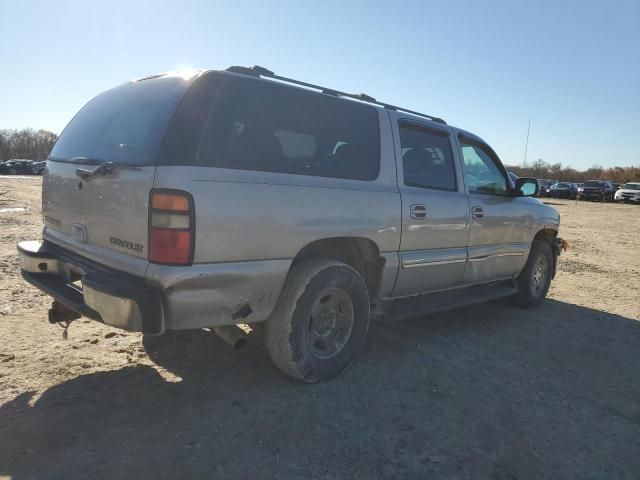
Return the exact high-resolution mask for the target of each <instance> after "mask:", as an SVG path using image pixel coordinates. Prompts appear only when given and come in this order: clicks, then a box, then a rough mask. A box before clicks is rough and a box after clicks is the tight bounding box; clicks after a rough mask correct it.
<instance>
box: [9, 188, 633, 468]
mask: <svg viewBox="0 0 640 480" xmlns="http://www.w3.org/2000/svg"><path fill="white" fill-rule="evenodd" d="M552 203H553V204H555V205H557V208H558V210H559V211H560V213H561V215H562V227H561V235H562V236H563V237H564V238H565V239H566V240H567V241H568V242H569V244H570V250H569V252H567V253H566V254H565V255H563V257H562V258H561V262H560V266H559V272H558V275H557V276H556V279H555V280H554V282H553V284H552V288H551V292H550V295H549V298H548V300H547V301H546V302H545V304H544V305H543V306H542V307H540V308H539V309H537V310H534V311H523V310H519V309H517V308H514V307H512V306H510V305H509V304H508V303H507V302H495V303H491V304H487V305H483V306H480V307H473V308H467V309H463V310H458V311H455V312H450V313H447V314H443V315H434V316H430V317H427V318H420V319H415V320H411V321H404V322H400V323H389V324H375V325H373V326H372V328H371V329H370V333H369V338H368V342H367V347H366V351H365V352H364V353H363V355H362V356H361V357H360V358H359V360H358V361H357V362H356V363H355V364H354V365H353V366H352V367H351V368H350V369H349V370H347V371H346V372H344V373H343V374H342V375H341V376H340V377H338V378H337V379H335V380H334V381H332V382H329V383H325V384H320V385H301V384H298V383H294V382H293V381H290V380H289V379H288V378H287V377H285V376H283V375H282V374H280V373H279V372H278V371H277V370H276V369H275V368H274V367H273V366H272V365H271V363H270V361H269V359H268V357H267V353H266V351H265V349H264V347H263V344H262V339H261V338H260V337H261V334H260V332H259V331H256V332H255V333H253V334H252V335H251V337H250V342H249V345H248V347H247V348H246V349H244V350H241V351H239V352H234V351H231V349H230V348H229V347H228V346H227V345H226V344H224V343H223V342H222V341H221V340H219V339H218V338H217V337H216V336H215V335H213V334H211V333H209V332H205V331H199V332H184V333H179V334H171V335H166V336H163V337H157V338H151V337H145V338H143V337H142V336H141V335H138V334H127V333H122V332H120V331H118V330H115V329H112V328H108V327H104V326H101V325H99V324H97V323H94V322H89V321H88V320H80V321H77V322H74V324H73V325H72V326H71V328H70V330H69V338H68V340H64V339H63V338H62V329H61V328H60V327H59V326H56V325H49V324H48V322H47V320H46V316H47V309H48V306H49V300H48V299H47V297H45V296H43V295H42V294H40V293H39V292H38V291H37V290H35V289H34V288H31V287H30V286H29V285H27V284H26V283H24V282H23V281H22V280H21V279H20V277H19V272H18V265H17V256H16V253H15V243H16V242H17V241H19V240H20V239H25V238H30V239H35V238H38V237H39V236H40V231H41V220H40V211H39V209H40V178H29V177H27V178H20V179H19V178H6V177H5V178H2V177H0V479H4V478H5V477H7V478H12V479H25V478H51V479H75V478H78V479H85V478H154V479H155V478H221V479H224V478H243V479H244V478H250V479H262V478H264V479H267V478H269V479H270V478H287V479H288V478H319V479H338V478H348V479H354V478H397V479H412V478H447V479H452V478H460V479H466V478H470V479H471V478H473V479H476V478H478V479H484V478H489V479H497V480H503V479H529V478H531V479H534V478H535V479H540V478H562V479H570V478H598V479H600V478H601V479H614V478H615V479H618V478H629V479H637V478H638V476H639V475H640V473H639V472H640V322H639V321H638V320H640V221H639V219H640V206H634V205H617V204H599V203H582V202H581V203H577V202H574V201H561V200H553V201H552ZM16 208H26V209H27V210H25V211H21V210H7V209H16ZM3 210H4V211H3Z"/></svg>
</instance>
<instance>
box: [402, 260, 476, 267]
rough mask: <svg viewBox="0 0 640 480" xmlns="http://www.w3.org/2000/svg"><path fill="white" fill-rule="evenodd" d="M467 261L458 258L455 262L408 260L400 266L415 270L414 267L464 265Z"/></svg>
mask: <svg viewBox="0 0 640 480" xmlns="http://www.w3.org/2000/svg"><path fill="white" fill-rule="evenodd" d="M466 261H467V259H466V258H459V259H456V260H436V261H432V262H430V261H427V260H408V261H404V262H402V266H403V267H404V268H416V267H431V266H434V265H450V264H452V263H465V262H466Z"/></svg>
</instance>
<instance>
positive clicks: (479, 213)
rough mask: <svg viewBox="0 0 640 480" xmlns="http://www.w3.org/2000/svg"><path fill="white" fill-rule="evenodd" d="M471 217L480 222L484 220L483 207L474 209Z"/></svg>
mask: <svg viewBox="0 0 640 480" xmlns="http://www.w3.org/2000/svg"><path fill="white" fill-rule="evenodd" d="M471 216H472V217H473V218H475V219H476V220H480V219H482V218H484V210H483V209H482V207H473V208H472V209H471Z"/></svg>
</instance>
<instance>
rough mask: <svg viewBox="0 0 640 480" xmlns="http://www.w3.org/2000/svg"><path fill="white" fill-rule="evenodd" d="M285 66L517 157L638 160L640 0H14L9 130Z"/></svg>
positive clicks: (3, 123) (0, 5) (3, 33)
mask: <svg viewBox="0 0 640 480" xmlns="http://www.w3.org/2000/svg"><path fill="white" fill-rule="evenodd" d="M230 65H245V66H252V65H261V66H264V67H267V68H269V69H270V70H273V71H274V72H276V73H277V74H280V75H283V76H288V77H292V78H296V79H299V80H304V81H308V82H312V83H317V84H320V85H323V86H327V87H332V88H336V89H339V90H343V91H349V92H354V93H360V92H364V93H367V94H368V95H371V96H373V97H375V98H377V99H378V100H381V101H385V102H388V103H392V104H396V105H401V106H403V107H406V108H410V109H412V110H418V111H421V112H424V113H427V114H432V115H435V116H439V117H441V118H444V119H445V120H446V121H447V122H448V123H450V124H452V125H455V126H457V127H461V128H464V129H466V130H469V131H471V132H473V133H475V134H477V135H479V136H481V137H482V138H483V139H484V140H485V141H487V142H488V143H489V144H490V145H491V146H492V147H493V148H494V150H495V151H496V152H497V153H498V155H499V156H500V157H501V159H502V161H503V163H505V164H508V165H516V164H517V165H522V163H523V161H524V150H525V141H526V136H527V124H528V122H529V119H531V132H530V136H529V144H528V151H527V162H528V163H530V162H532V161H534V160H536V159H539V158H542V159H544V160H545V161H547V162H550V163H562V164H563V165H565V166H566V165H570V166H573V167H575V168H579V169H585V168H588V167H590V166H592V165H594V164H599V165H602V166H605V167H611V166H615V165H619V166H631V165H640V146H639V143H640V0H611V1H598V2H595V1H588V0H587V1H584V0H583V1H573V0H567V1H562V0H556V1H548V0H536V1H530V0H528V1H524V0H523V1H521V0H510V1H507V0H503V1H500V0H482V1H480V0H478V1H473V0H469V1H460V0H451V1H445V0H438V1H427V0H425V1H400V0H396V1H380V0H371V1H347V0H343V1H331V0H323V1H322V2H318V1H313V2H312V1H306V0H297V1H276V0H263V1H258V0H242V1H235V2H233V1H211V0H210V1H189V0H180V1H176V0H174V1H171V2H168V1H161V0H155V1H136V0H128V1H100V2H98V1H90V0H84V1H65V0H57V1H55V2H54V1H27V0H20V1H12V0H0V66H1V67H0V72H1V73H0V128H18V129H19V128H26V127H31V128H36V129H40V128H44V129H47V130H52V131H54V132H56V133H60V132H61V131H62V129H63V128H64V126H65V125H66V123H67V122H68V121H69V120H70V119H71V118H72V116H73V115H74V114H75V113H76V112H77V111H78V110H79V109H80V108H81V107H82V106H83V105H84V104H85V103H86V102H87V101H89V100H90V99H91V98H92V97H93V96H95V95H96V94H98V93H100V92H102V91H104V90H107V89H109V88H111V87H114V86H116V85H118V84H121V83H123V82H126V81H128V80H131V79H135V78H140V77H143V76H146V75H148V74H153V73H159V72H164V71H168V70H176V69H180V68H209V69H222V68H226V67H228V66H230Z"/></svg>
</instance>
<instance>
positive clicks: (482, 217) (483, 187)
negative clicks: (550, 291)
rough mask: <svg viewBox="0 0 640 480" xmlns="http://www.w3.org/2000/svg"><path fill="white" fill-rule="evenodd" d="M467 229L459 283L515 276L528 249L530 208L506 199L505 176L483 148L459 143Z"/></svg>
mask: <svg viewBox="0 0 640 480" xmlns="http://www.w3.org/2000/svg"><path fill="white" fill-rule="evenodd" d="M460 146H461V154H462V155H461V157H462V160H463V161H462V164H463V169H464V173H465V175H464V178H465V184H466V189H467V190H468V192H469V194H468V195H469V207H470V210H471V225H470V230H469V244H468V254H469V262H468V264H467V269H466V271H465V275H464V280H465V283H480V282H487V281H492V280H498V279H503V278H508V277H511V276H513V275H516V274H517V273H518V272H519V271H520V270H521V269H522V267H523V266H524V264H525V263H526V260H527V255H528V252H529V248H530V238H529V236H530V228H529V227H530V225H531V224H532V221H533V218H532V217H531V215H530V209H529V208H527V205H526V204H525V203H523V201H522V200H523V199H522V198H519V197H512V196H509V190H508V188H509V187H508V185H509V182H508V180H507V176H506V172H505V171H504V167H502V164H501V163H500V160H499V159H498V157H497V155H495V153H494V152H493V150H491V148H490V147H488V146H487V145H484V144H481V143H479V142H476V141H473V140H465V139H464V138H462V139H461V141H460Z"/></svg>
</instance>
